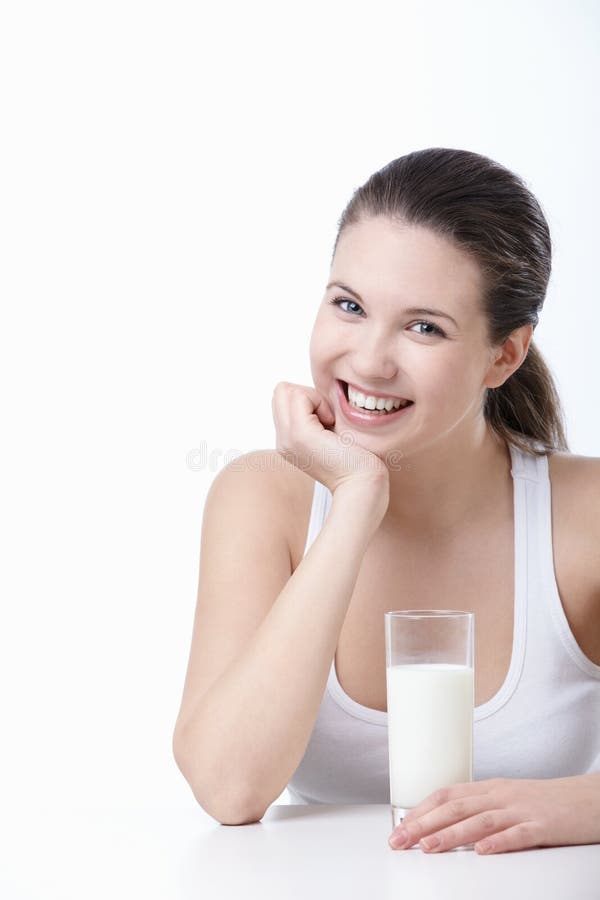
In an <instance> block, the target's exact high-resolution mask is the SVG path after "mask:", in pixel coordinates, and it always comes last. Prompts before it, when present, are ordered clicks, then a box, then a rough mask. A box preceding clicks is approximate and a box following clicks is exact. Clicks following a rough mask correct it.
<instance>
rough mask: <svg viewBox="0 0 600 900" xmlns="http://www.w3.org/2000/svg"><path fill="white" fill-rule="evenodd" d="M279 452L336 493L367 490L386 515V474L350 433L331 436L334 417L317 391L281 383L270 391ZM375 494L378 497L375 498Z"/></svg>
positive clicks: (301, 385) (387, 478)
mask: <svg viewBox="0 0 600 900" xmlns="http://www.w3.org/2000/svg"><path fill="white" fill-rule="evenodd" d="M272 410H273V419H274V421H275V428H276V433H277V444H276V447H277V451H278V453H280V454H281V455H282V456H283V457H284V459H286V460H287V461H288V462H290V463H292V464H293V465H295V466H296V467H297V468H299V469H301V470H302V471H303V472H307V473H308V474H309V475H310V476H311V477H312V478H314V479H315V480H316V481H320V482H321V484H324V485H325V486H326V487H327V488H329V490H330V491H331V492H332V493H334V492H335V491H336V490H337V488H338V487H340V486H341V485H344V486H346V485H348V484H352V485H356V484H359V485H361V486H363V487H364V486H366V489H367V490H370V491H371V494H373V496H374V502H375V500H376V501H377V503H378V506H381V508H382V515H383V513H385V510H386V509H387V506H388V503H389V472H388V469H387V466H386V465H385V463H384V462H383V461H382V460H381V459H380V458H379V457H378V456H376V455H375V454H374V453H371V452H370V451H369V450H366V449H365V448H364V447H361V446H360V445H359V444H357V443H356V439H355V437H354V435H353V434H352V433H351V432H345V433H344V434H342V435H338V434H336V433H335V432H334V431H333V428H334V426H335V415H334V412H333V409H332V407H331V406H330V404H329V403H328V401H327V399H326V398H325V397H324V396H323V394H321V393H320V392H319V391H317V390H316V389H315V388H312V387H308V386H306V385H303V384H290V383H289V382H287V381H280V382H279V383H278V384H277V385H276V386H275V390H274V391H273V400H272ZM375 495H376V496H375Z"/></svg>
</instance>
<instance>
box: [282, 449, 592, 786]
mask: <svg viewBox="0 0 600 900" xmlns="http://www.w3.org/2000/svg"><path fill="white" fill-rule="evenodd" d="M509 448H510V454H511V460H512V467H511V475H512V478H513V498H514V535H515V545H514V546H515V573H514V575H515V581H514V584H515V596H514V629H513V646H512V656H511V660H510V666H509V670H508V674H507V676H506V680H505V681H504V683H503V684H502V686H501V687H500V689H499V691H498V692H497V693H496V694H495V695H494V696H493V697H492V698H491V699H490V700H488V701H487V702H486V703H483V704H481V706H476V707H475V713H474V723H473V777H474V780H475V781H481V780H483V779H487V778H560V777H565V776H568V775H583V774H587V773H588V772H597V771H600V666H597V665H595V663H593V662H592V661H591V660H590V659H588V657H587V656H585V654H584V653H583V652H582V650H581V649H580V647H579V645H578V644H577V642H576V640H575V638H574V636H573V633H572V632H571V629H570V627H569V624H568V621H567V619H566V616H565V613H564V610H563V607H562V603H561V600H560V596H559V593H558V587H557V584H556V578H555V575H554V563H553V554H552V519H551V506H550V499H551V490H550V478H549V475H548V457H547V456H534V455H532V454H529V453H525V452H524V451H522V450H520V449H519V448H518V447H513V446H512V445H509ZM331 501H332V494H331V492H330V491H329V490H328V488H326V487H325V486H324V485H322V484H321V483H320V482H318V481H316V482H315V488H314V495H313V503H312V509H311V516H310V524H309V529H308V537H307V540H306V547H305V550H304V554H305V555H306V553H307V551H308V549H309V547H310V545H311V544H312V542H313V541H314V539H315V537H316V536H317V534H318V532H319V530H320V528H321V526H322V525H323V522H324V521H325V518H326V517H327V515H328V513H329V509H330V507H331ZM400 608H402V607H401V606H400ZM382 627H383V623H382ZM288 791H289V797H290V800H291V802H292V803H389V801H390V784H389V760H388V732H387V712H382V711H381V710H376V709H371V708H369V707H367V706H362V705H361V704H360V703H356V702H355V701H354V700H352V699H351V698H350V697H349V696H348V695H347V694H346V693H345V692H344V691H343V689H342V687H341V685H340V683H339V681H338V679H337V674H336V671H335V655H334V658H333V660H332V663H331V670H330V673H329V679H328V681H327V686H326V689H325V692H324V694H323V699H322V702H321V707H320V709H319V713H318V716H317V719H316V721H315V725H314V728H313V731H312V734H311V737H310V740H309V743H308V746H307V748H306V751H305V753H304V756H303V758H302V760H301V762H300V764H299V766H298V768H297V769H296V771H295V772H294V774H293V776H292V778H291V780H290V782H289V784H288Z"/></svg>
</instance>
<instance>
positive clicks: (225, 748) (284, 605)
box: [173, 470, 384, 824]
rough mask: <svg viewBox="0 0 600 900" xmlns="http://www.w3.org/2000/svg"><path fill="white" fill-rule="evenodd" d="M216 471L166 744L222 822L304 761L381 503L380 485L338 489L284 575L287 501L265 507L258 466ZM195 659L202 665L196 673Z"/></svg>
mask: <svg viewBox="0 0 600 900" xmlns="http://www.w3.org/2000/svg"><path fill="white" fill-rule="evenodd" d="M221 475H223V476H224V477H223V478H221ZM217 480H218V481H219V484H218V485H216V490H215V491H214V493H213V492H211V494H212V495H211V496H209V498H208V499H207V503H206V507H205V516H204V523H203V537H202V549H201V559H202V562H201V575H200V584H199V591H198V607H197V613H196V623H195V630H194V638H193V646H192V653H191V658H190V664H189V665H190V671H189V673H188V679H187V682H186V689H185V692H184V700H183V703H182V709H181V712H180V715H179V719H178V722H177V725H176V729H175V734H174V740H173V749H174V753H175V757H176V760H177V763H178V765H179V767H180V769H181V771H182V773H183V774H184V776H185V778H186V779H187V781H188V782H189V784H190V786H191V787H192V789H193V792H194V795H195V796H196V799H197V800H198V802H199V803H200V805H201V806H202V807H203V808H204V809H205V810H206V811H207V812H208V813H209V814H210V815H212V816H214V817H215V818H216V819H218V820H219V821H221V822H222V823H223V824H244V823H246V822H252V821H257V820H258V819H260V818H261V817H262V815H264V812H265V810H266V809H267V807H268V806H269V804H270V803H272V802H273V801H274V800H275V799H276V798H277V797H278V796H279V794H280V793H281V792H282V791H283V790H284V788H285V786H286V784H287V783H288V781H289V779H290V777H291V776H292V774H293V773H294V771H295V769H296V768H297V766H298V764H299V763H300V761H301V759H302V756H303V754H304V751H305V749H306V746H307V744H308V741H309V738H310V734H311V731H312V728H313V725H314V722H315V720H316V717H317V714H318V710H319V706H320V703H321V699H322V696H323V692H324V690H325V685H326V683H327V677H328V673H329V668H330V666H331V660H332V659H333V656H334V653H335V648H336V645H337V640H338V635H339V632H340V630H341V627H342V624H343V621H344V618H345V615H346V611H347V608H348V605H349V602H350V599H351V596H352V592H353V589H354V585H355V583H356V580H357V577H358V573H359V569H360V565H361V561H362V557H363V554H364V551H365V549H366V548H367V546H368V544H369V542H370V540H371V537H372V535H373V533H374V532H375V531H376V530H377V527H378V526H379V522H380V520H381V517H382V509H384V507H382V504H381V503H380V502H379V501H378V500H377V493H378V492H377V490H376V488H377V486H376V485H375V486H374V485H370V486H369V485H365V487H362V486H358V487H356V488H355V487H354V485H348V486H343V487H342V488H339V489H338V490H336V492H335V493H334V497H333V503H332V507H331V510H330V513H329V516H328V518H327V520H326V522H325V523H324V525H323V528H322V529H321V531H320V533H319V534H318V535H317V538H316V540H315V541H314V543H313V544H312V546H311V547H310V549H309V551H308V553H307V554H306V556H305V557H304V559H303V560H302V561H301V562H300V564H299V566H298V567H297V569H296V571H295V572H294V573H293V575H291V577H290V562H289V546H288V543H287V541H285V540H284V539H283V538H282V533H284V527H283V523H284V522H285V517H287V516H289V508H288V507H287V505H286V504H285V503H284V504H282V506H281V508H280V507H279V506H277V505H276V506H275V509H276V515H275V517H274V516H273V504H272V503H271V504H270V506H269V508H268V509H266V508H264V507H263V508H262V509H261V507H260V498H261V497H262V498H263V503H264V496H265V490H266V485H267V481H266V479H265V476H264V473H262V474H258V475H257V474H256V473H252V472H250V473H249V472H247V471H246V472H233V471H231V472H228V473H226V474H225V470H224V471H223V472H222V473H220V475H219V476H218V479H217ZM284 507H285V508H284ZM273 572H277V573H279V574H278V578H279V581H280V582H281V584H280V585H279V589H277V586H276V583H275V582H274V581H273V580H272V573H273ZM270 579H271V580H270ZM275 591H277V594H276V596H275V597H273V593H274V592H275ZM202 660H205V663H204V664H205V666H207V667H208V668H207V670H206V671H205V672H203V673H202V674H200V673H199V671H198V667H200V666H201V665H202V662H201V661H202ZM207 660H212V661H213V662H212V663H210V664H209V662H208V661H207ZM194 667H196V668H197V674H196V676H194V675H193V673H192V670H193V668H194ZM215 673H217V674H215Z"/></svg>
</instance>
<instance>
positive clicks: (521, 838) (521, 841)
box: [473, 822, 543, 854]
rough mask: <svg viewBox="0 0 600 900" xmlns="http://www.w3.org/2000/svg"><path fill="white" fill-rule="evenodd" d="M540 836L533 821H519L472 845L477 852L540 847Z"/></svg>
mask: <svg viewBox="0 0 600 900" xmlns="http://www.w3.org/2000/svg"><path fill="white" fill-rule="evenodd" d="M542 846H543V844H542V838H541V835H540V833H539V830H538V826H537V825H536V823H535V822H519V824H518V825H513V826H512V827H511V828H505V829H504V831H499V832H497V833H495V834H492V835H491V836H490V837H486V838H485V839H484V840H479V841H477V843H476V844H475V846H474V848H473V849H474V850H475V851H476V852H477V853H485V854H488V853H509V852H511V851H513V850H528V849H530V848H531V847H542Z"/></svg>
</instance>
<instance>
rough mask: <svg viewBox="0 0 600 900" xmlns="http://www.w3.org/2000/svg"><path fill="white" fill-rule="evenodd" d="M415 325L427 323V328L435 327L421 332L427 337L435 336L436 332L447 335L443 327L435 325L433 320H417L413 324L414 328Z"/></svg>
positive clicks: (442, 335)
mask: <svg viewBox="0 0 600 900" xmlns="http://www.w3.org/2000/svg"><path fill="white" fill-rule="evenodd" d="M415 325H426V326H427V328H433V331H426V332H422V331H421V332H420V334H423V335H424V336H425V337H427V336H428V335H432V336H433V335H435V334H438V335H439V336H440V337H446V334H445V332H443V331H442V329H441V328H438V326H437V325H434V324H433V322H415V323H414V325H411V328H414V327H415Z"/></svg>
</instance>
